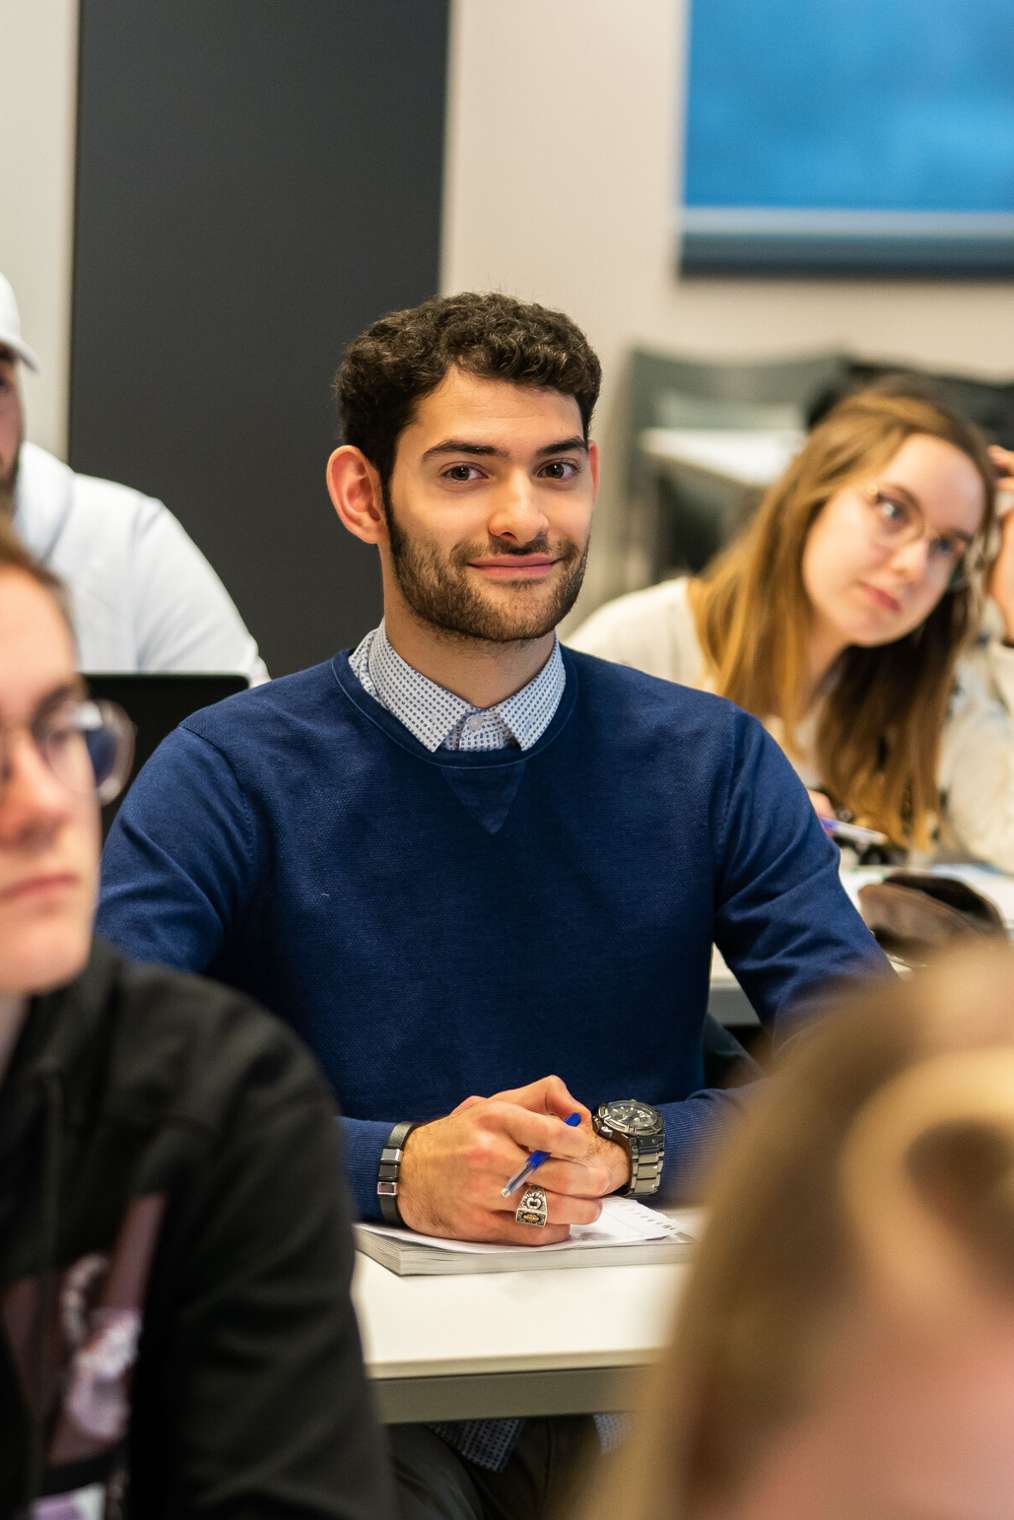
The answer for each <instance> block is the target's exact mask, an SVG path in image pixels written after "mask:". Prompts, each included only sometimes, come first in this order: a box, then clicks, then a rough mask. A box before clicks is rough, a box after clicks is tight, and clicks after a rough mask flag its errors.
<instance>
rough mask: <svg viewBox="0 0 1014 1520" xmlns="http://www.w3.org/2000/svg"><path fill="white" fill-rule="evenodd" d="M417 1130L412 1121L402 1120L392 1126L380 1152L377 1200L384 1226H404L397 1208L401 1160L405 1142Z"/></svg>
mask: <svg viewBox="0 0 1014 1520" xmlns="http://www.w3.org/2000/svg"><path fill="white" fill-rule="evenodd" d="M417 1128H418V1125H417V1124H415V1123H414V1122H413V1120H411V1119H402V1120H401V1121H400V1122H399V1123H398V1124H396V1125H395V1126H394V1128H393V1129H392V1131H391V1133H390V1134H389V1135H388V1137H387V1140H386V1141H385V1142H384V1148H383V1150H382V1151H381V1152H380V1165H379V1167H378V1168H377V1198H378V1200H379V1202H380V1213H381V1217H382V1219H383V1221H384V1223H385V1224H399V1225H404V1223H405V1221H404V1219H402V1217H401V1210H400V1209H399V1207H398V1187H399V1184H400V1180H401V1176H400V1174H401V1158H402V1156H403V1155H404V1154H405V1141H406V1140H407V1139H408V1137H409V1135H410V1134H411V1133H412V1131H413V1130H414V1129H417Z"/></svg>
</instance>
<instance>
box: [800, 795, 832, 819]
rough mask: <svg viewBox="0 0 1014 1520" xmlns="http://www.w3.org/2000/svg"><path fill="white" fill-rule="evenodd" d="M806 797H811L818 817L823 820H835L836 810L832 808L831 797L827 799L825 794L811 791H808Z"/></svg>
mask: <svg viewBox="0 0 1014 1520" xmlns="http://www.w3.org/2000/svg"><path fill="white" fill-rule="evenodd" d="M806 795H807V796H808V797H809V799H810V801H811V802H812V803H813V805H814V807H815V808H816V810H817V813H818V815H819V816H820V817H821V818H833V817H834V808H833V807H832V806H831V799H830V797H825V795H824V793H823V792H811V791H807V794H806Z"/></svg>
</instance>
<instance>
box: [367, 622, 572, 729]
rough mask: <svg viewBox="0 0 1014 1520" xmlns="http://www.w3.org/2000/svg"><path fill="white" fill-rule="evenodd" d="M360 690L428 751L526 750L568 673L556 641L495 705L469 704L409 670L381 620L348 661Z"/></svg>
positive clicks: (546, 723)
mask: <svg viewBox="0 0 1014 1520" xmlns="http://www.w3.org/2000/svg"><path fill="white" fill-rule="evenodd" d="M349 664H350V665H351V666H352V671H353V674H354V675H355V677H356V679H357V680H358V681H359V684H360V685H361V686H362V688H363V690H364V691H365V692H366V693H367V695H368V696H371V697H373V699H374V701H376V702H379V703H380V705H381V707H386V708H387V710H388V712H389V713H391V714H392V715H393V716H394V717H395V718H397V719H398V721H399V723H404V725H405V727H406V728H407V729H408V731H409V733H410V734H411V735H412V736H413V738H415V739H418V740H419V743H420V744H422V745H424V746H425V747H426V749H428V750H429V751H430V753H431V754H432V753H433V752H434V751H435V750H438V749H457V750H492V749H506V748H507V747H508V746H510V745H516V746H517V747H518V748H519V749H523V750H524V749H531V747H532V745H533V744H537V743H538V741H539V740H540V739H541V738H542V735H543V734H544V733H545V731H546V729H547V728H548V727H549V725H550V723H552V721H553V718H554V716H555V714H556V709H557V708H558V707H559V705H560V699H561V697H562V696H563V689H564V686H565V685H566V682H567V674H566V671H565V670H564V666H563V656H562V655H561V654H560V644H559V641H558V640H554V642H553V652H552V654H551V655H550V656H549V659H548V660H547V661H546V663H545V665H543V667H542V669H541V670H540V671H539V673H538V675H537V676H535V677H534V678H533V679H532V680H531V681H529V682H528V685H527V686H522V688H521V690H520V691H516V692H515V693H514V695H513V696H512V697H507V699H506V700H505V701H503V702H498V703H497V704H496V705H495V706H494V707H474V706H473V705H472V703H471V702H466V701H465V700H464V698H463V697H457V696H455V694H454V692H453V691H448V690H447V688H446V687H444V686H438V685H437V683H436V682H435V681H431V680H430V679H429V678H428V677H427V676H424V675H421V674H420V672H419V671H418V670H413V668H412V666H411V665H409V664H407V663H406V661H404V660H403V659H402V658H401V655H400V654H398V652H397V650H396V649H395V648H394V646H393V645H392V644H391V642H390V640H389V639H388V637H387V632H386V630H385V628H384V624H383V623H382V622H381V624H380V626H379V627H378V628H374V629H373V630H372V632H371V633H368V634H367V635H366V637H365V638H364V639H363V640H362V642H361V643H360V644H359V645H358V647H357V648H356V650H355V652H354V654H353V655H352V657H351V659H350V660H349Z"/></svg>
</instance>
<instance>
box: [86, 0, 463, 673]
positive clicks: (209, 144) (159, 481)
mask: <svg viewBox="0 0 1014 1520" xmlns="http://www.w3.org/2000/svg"><path fill="white" fill-rule="evenodd" d="M446 51H447V3H446V0H414V3H412V4H406V3H405V0H369V3H362V0H171V3H166V0H81V58H80V95H79V106H78V111H79V121H78V182H77V209H76V217H75V272H74V310H73V330H72V359H71V407H70V458H71V463H72V464H73V465H74V467H75V468H76V469H79V470H84V471H87V472H89V473H92V474H99V475H105V476H109V477H111V478H112V479H115V480H123V481H126V482H128V483H129V484H131V485H136V486H138V487H140V488H142V489H144V490H145V491H147V492H149V493H151V494H152V495H155V496H160V497H161V498H162V499H163V500H164V501H166V502H167V504H168V505H169V506H170V507H171V508H172V510H173V511H174V512H175V513H176V515H177V516H178V517H179V518H180V520H181V521H182V522H183V524H184V526H185V527H186V528H187V530H188V532H189V533H190V534H191V535H192V537H193V538H194V539H195V540H196V541H197V543H199V544H200V546H201V548H202V549H203V550H204V551H205V553H206V554H207V555H208V557H209V559H210V560H211V561H212V563H213V564H214V565H215V566H216V568H217V569H218V571H219V573H220V574H221V575H222V578H223V580H225V582H226V584H227V585H228V587H229V589H230V591H231V592H232V594H233V596H234V597H235V599H236V601H237V603H238V604H239V606H240V609H241V611H242V612H243V614H244V616H245V618H246V619H247V621H248V623H249V624H250V626H251V628H252V629H253V631H254V632H255V634H256V635H257V637H258V639H259V640H260V644H261V648H262V650H263V652H264V655H265V658H266V659H267V661H268V664H269V666H270V668H271V670H272V672H273V673H274V674H281V673H283V672H285V671H288V670H293V669H296V668H298V667H299V666H301V665H306V664H309V663H311V662H313V661H315V660H318V659H322V658H324V657H325V656H326V655H328V654H329V653H330V652H332V651H333V650H334V649H335V648H337V647H338V646H339V645H342V644H348V643H350V642H352V641H353V640H354V639H355V638H356V637H357V636H358V635H359V634H360V633H361V632H363V631H364V630H365V629H366V627H367V626H369V624H370V622H371V621H372V620H375V618H376V616H377V613H378V610H379V583H378V577H377V574H376V571H375V569H374V565H373V555H372V553H371V551H369V550H367V549H365V548H363V547H362V546H360V545H358V544H356V543H355V542H354V541H353V540H352V539H350V538H349V537H348V535H347V534H345V532H344V531H343V530H342V529H341V528H340V526H339V525H338V523H337V521H336V519H335V518H334V515H333V513H332V511H331V507H330V503H329V502H328V499H327V495H326V492H325V491H324V488H323V484H322V482H323V469H324V461H325V458H326V456H327V453H328V451H329V449H330V448H331V447H332V445H333V443H334V440H335V423H334V418H333V409H332V406H331V402H330V397H329V387H330V382H331V377H332V374H333V371H334V368H335V364H336V363H337V360H338V357H339V354H340V351H341V348H342V346H343V344H344V343H346V342H347V341H348V339H349V338H351V337H352V336H353V335H354V334H355V333H356V332H358V331H359V330H360V329H361V328H362V327H364V326H365V325H366V324H367V322H369V321H370V320H371V319H372V318H373V317H375V316H377V315H378V314H379V313H381V312H383V311H386V310H389V309H391V308H393V307H396V306H403V305H411V304H413V303H414V302H416V301H418V300H421V299H422V298H423V297H425V296H427V295H430V294H432V293H433V292H434V290H435V289H436V286H437V278H438V253H439V235H440V202H441V175H442V157H443V135H444V107H445V83H446Z"/></svg>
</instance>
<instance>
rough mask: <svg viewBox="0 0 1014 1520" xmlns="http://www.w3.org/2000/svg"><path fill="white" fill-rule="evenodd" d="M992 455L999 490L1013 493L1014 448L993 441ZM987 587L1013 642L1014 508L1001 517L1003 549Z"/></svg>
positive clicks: (1009, 640)
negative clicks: (1006, 447) (1007, 447)
mask: <svg viewBox="0 0 1014 1520" xmlns="http://www.w3.org/2000/svg"><path fill="white" fill-rule="evenodd" d="M989 457H990V458H991V459H992V461H993V464H994V466H995V468H996V472H997V477H998V479H997V488H998V490H1000V491H1004V492H1007V493H1010V494H1012V495H1014V451H1012V450H1011V449H1004V448H1001V447H1000V445H999V444H992V445H991V447H990V450H989ZM1002 506H1003V502H1002V501H1001V508H1002ZM988 590H989V594H990V596H991V597H992V598H993V600H994V602H995V603H996V605H997V606H998V607H999V609H1000V613H1001V615H1002V617H1003V622H1004V641H1005V642H1006V643H1008V644H1014V511H1011V510H1008V511H1006V512H1005V513H1004V514H1003V515H1002V516H1001V518H1000V552H999V554H998V555H997V557H996V559H995V560H994V561H993V565H992V567H991V569H990V572H989V585H988Z"/></svg>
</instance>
